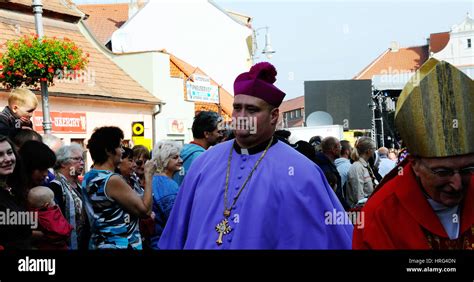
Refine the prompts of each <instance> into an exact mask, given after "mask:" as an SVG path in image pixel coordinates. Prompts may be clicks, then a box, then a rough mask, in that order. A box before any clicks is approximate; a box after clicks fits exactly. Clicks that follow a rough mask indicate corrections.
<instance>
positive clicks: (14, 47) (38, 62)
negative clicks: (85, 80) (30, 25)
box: [0, 34, 89, 88]
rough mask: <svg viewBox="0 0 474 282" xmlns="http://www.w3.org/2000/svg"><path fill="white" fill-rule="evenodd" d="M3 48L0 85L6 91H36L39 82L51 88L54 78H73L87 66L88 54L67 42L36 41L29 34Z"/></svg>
mask: <svg viewBox="0 0 474 282" xmlns="http://www.w3.org/2000/svg"><path fill="white" fill-rule="evenodd" d="M5 45H6V47H7V51H6V53H5V54H2V53H0V83H2V84H3V85H4V86H5V87H6V88H16V87H20V86H29V87H34V88H39V83H40V82H41V81H46V82H48V85H49V86H51V85H54V80H55V79H57V78H61V79H73V78H76V77H77V76H78V74H77V73H78V71H81V70H84V69H85V67H86V66H87V64H88V62H89V59H88V57H89V54H84V53H83V51H82V49H81V48H79V47H77V45H76V44H75V43H74V42H73V41H71V40H69V39H68V38H64V39H56V38H46V37H43V38H42V39H39V38H38V36H37V35H35V34H32V35H30V36H27V35H25V36H23V37H21V38H19V39H15V40H9V41H7V42H6V43H5Z"/></svg>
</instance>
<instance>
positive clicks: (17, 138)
mask: <svg viewBox="0 0 474 282" xmlns="http://www.w3.org/2000/svg"><path fill="white" fill-rule="evenodd" d="M10 138H11V140H12V141H13V143H14V144H15V146H16V147H17V148H21V147H22V146H23V144H25V142H26V141H29V140H36V141H40V142H43V137H41V135H40V134H39V133H38V132H36V131H34V130H32V129H27V128H20V129H17V130H14V131H12V133H11V134H10Z"/></svg>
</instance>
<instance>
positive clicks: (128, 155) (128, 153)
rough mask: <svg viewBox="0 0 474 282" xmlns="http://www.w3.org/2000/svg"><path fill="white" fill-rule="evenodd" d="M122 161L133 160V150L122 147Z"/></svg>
mask: <svg viewBox="0 0 474 282" xmlns="http://www.w3.org/2000/svg"><path fill="white" fill-rule="evenodd" d="M122 149H123V153H122V159H128V158H131V159H132V158H133V150H132V149H130V148H128V147H123V148H122Z"/></svg>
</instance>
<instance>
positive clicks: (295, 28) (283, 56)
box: [74, 0, 474, 99]
mask: <svg viewBox="0 0 474 282" xmlns="http://www.w3.org/2000/svg"><path fill="white" fill-rule="evenodd" d="M151 1H154V0H151ZM155 1H156V0H155ZM214 1H215V2H216V3H218V4H219V5H220V6H221V7H222V8H224V9H228V10H232V11H236V12H240V13H243V14H246V15H249V16H251V17H253V18H254V19H253V27H254V28H259V27H264V26H268V27H269V28H270V29H269V31H270V35H271V41H272V46H273V48H274V49H275V50H276V53H275V54H274V56H273V58H272V59H271V60H269V61H270V62H271V63H273V64H274V65H275V66H276V68H277V70H278V77H277V79H278V80H277V83H276V84H277V85H278V87H280V88H281V89H282V90H283V91H285V92H286V93H287V97H286V99H289V98H294V97H297V96H301V95H303V94H304V89H303V82H304V81H305V80H332V79H351V78H352V77H354V75H356V74H357V73H358V72H359V71H360V70H362V69H363V68H364V67H365V66H367V65H368V64H369V63H370V62H372V61H373V60H374V59H375V58H376V57H377V56H379V55H380V54H381V53H382V52H384V51H385V50H386V49H387V48H389V46H390V42H391V41H397V42H399V44H400V47H410V46H420V45H424V44H426V38H428V37H429V35H430V33H437V32H445V31H449V30H450V28H451V27H452V26H453V25H455V24H459V23H461V22H462V21H463V20H464V18H465V17H466V14H467V13H468V12H469V13H470V15H471V17H473V15H474V1H473V0H463V1H451V0H443V1H441V0H438V1H422V0H417V1H387V0H386V1H381V0H379V1H348V0H346V1H340V0H339V1H337V0H336V1H334V0H332V1H317V0H306V1H303V0H299V1H298V0H297V1H281V0H279V1H277V0H214ZM74 2H75V3H77V4H79V3H117V2H130V1H126V0H123V1H122V0H74ZM259 33H260V35H259V36H258V38H257V39H258V45H259V47H260V48H263V47H264V44H265V36H264V34H265V32H264V31H263V30H262V31H260V32H259ZM259 51H260V52H261V50H259ZM259 60H266V58H265V57H264V56H263V55H262V56H260V59H259ZM190 63H192V62H190ZM473 63H474V62H473Z"/></svg>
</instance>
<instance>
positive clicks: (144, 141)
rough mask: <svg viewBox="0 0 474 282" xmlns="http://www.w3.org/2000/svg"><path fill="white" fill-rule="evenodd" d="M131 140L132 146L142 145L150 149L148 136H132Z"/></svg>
mask: <svg viewBox="0 0 474 282" xmlns="http://www.w3.org/2000/svg"><path fill="white" fill-rule="evenodd" d="M132 142H133V146H136V145H143V146H145V147H147V149H148V150H149V151H151V149H152V145H151V139H150V138H145V137H143V136H134V137H132Z"/></svg>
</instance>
